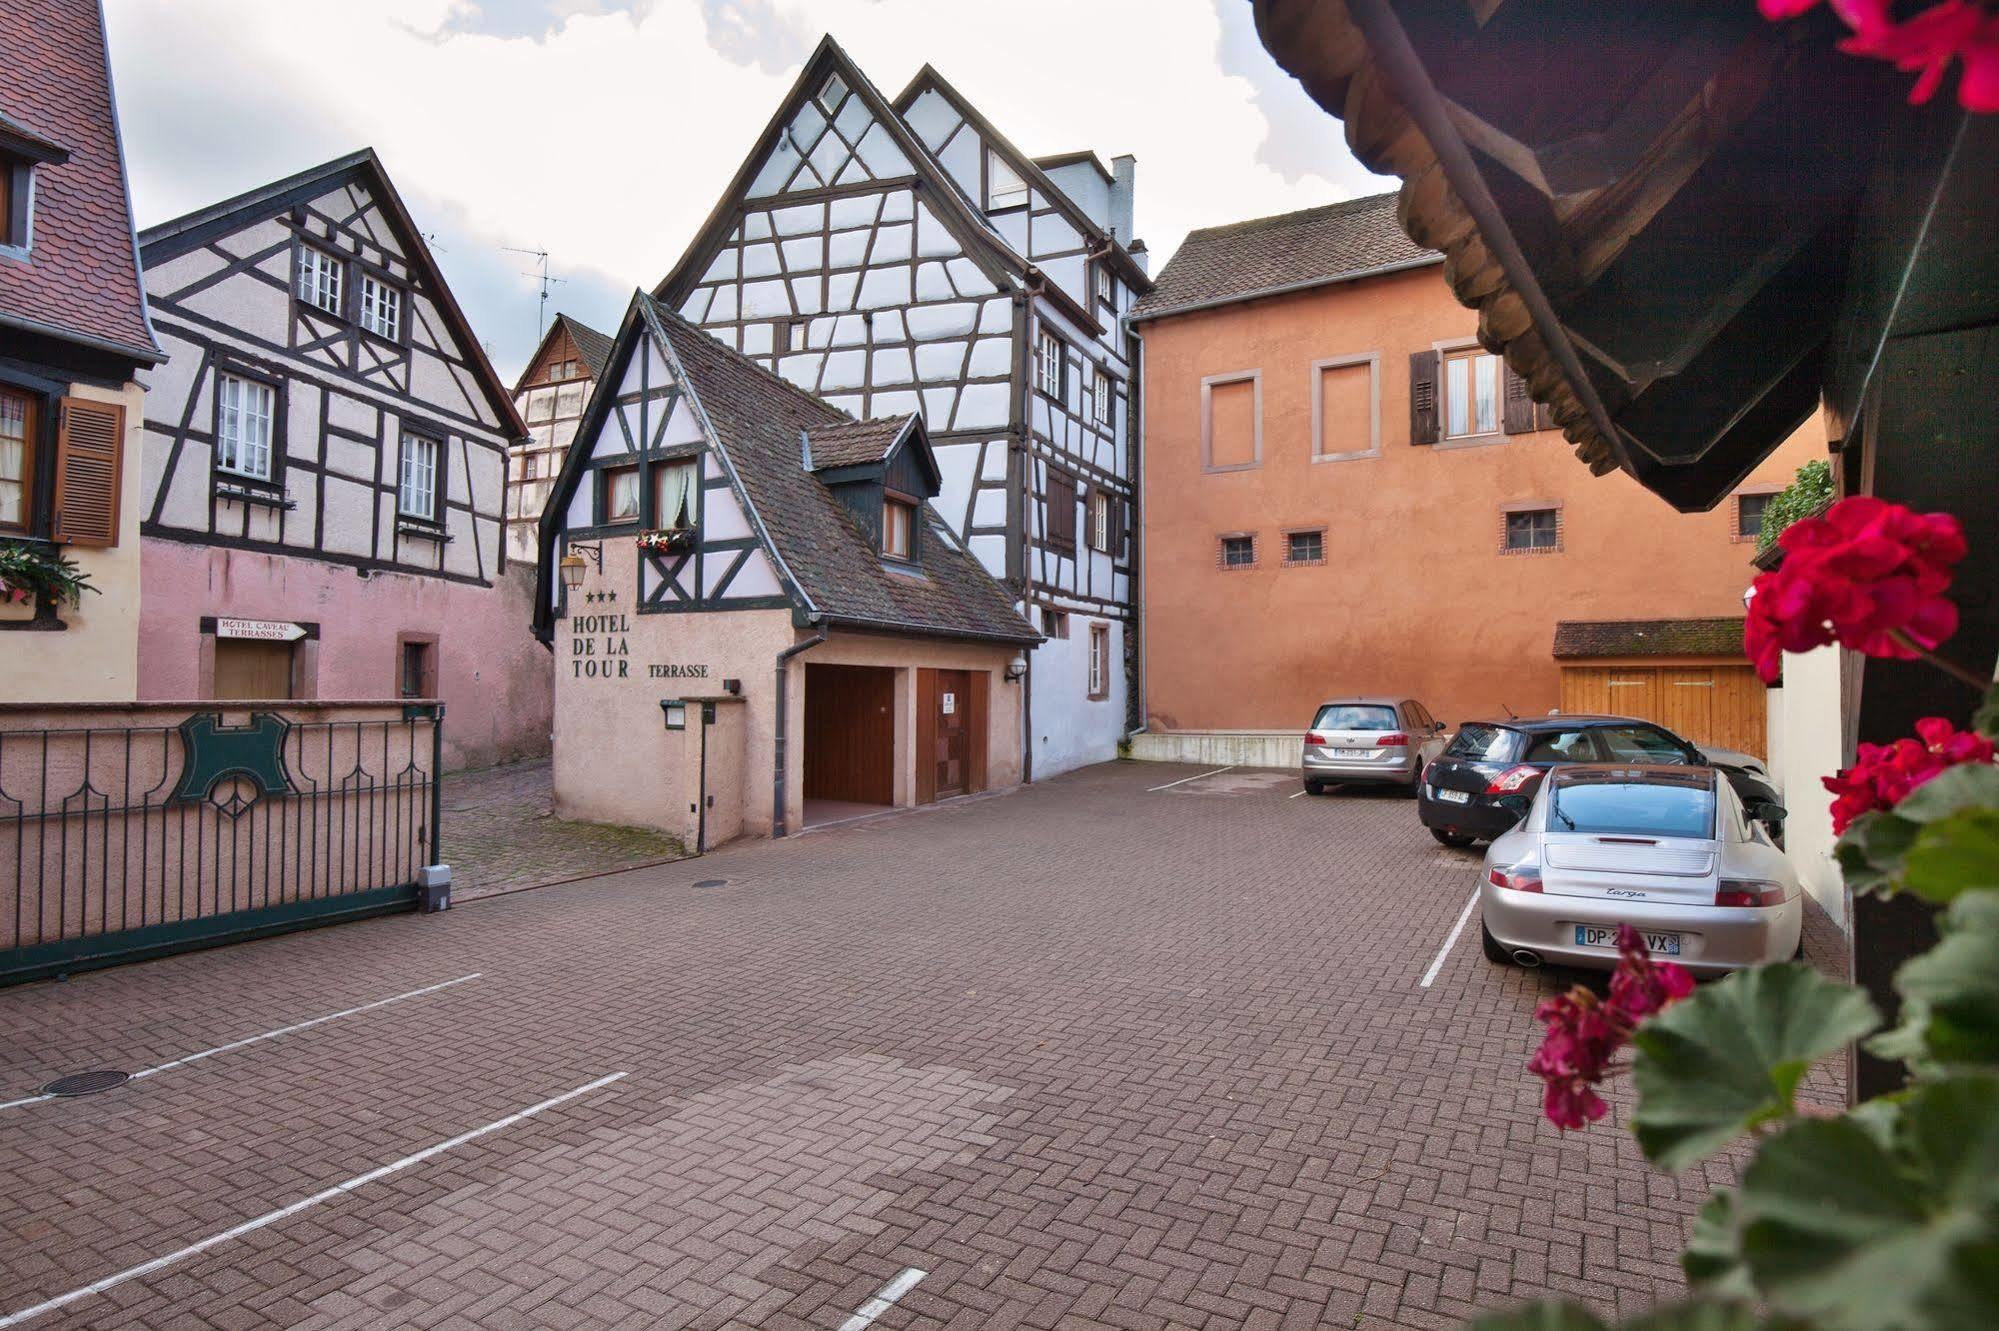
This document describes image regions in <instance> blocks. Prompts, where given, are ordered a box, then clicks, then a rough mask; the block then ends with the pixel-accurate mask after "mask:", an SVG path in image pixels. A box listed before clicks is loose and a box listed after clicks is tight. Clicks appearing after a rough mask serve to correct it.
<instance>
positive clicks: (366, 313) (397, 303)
mask: <svg viewBox="0 0 1999 1331" xmlns="http://www.w3.org/2000/svg"><path fill="white" fill-rule="evenodd" d="M361 326H362V327H363V328H365V329H367V330H368V331H369V332H371V333H373V334H374V335H375V336H376V337H379V338H382V339H383V340H385V341H389V342H400V341H401V340H402V333H403V289H402V288H401V287H399V286H397V285H396V284H395V283H394V282H385V281H383V280H382V279H381V278H379V277H376V276H375V275H374V274H373V273H363V274H361Z"/></svg>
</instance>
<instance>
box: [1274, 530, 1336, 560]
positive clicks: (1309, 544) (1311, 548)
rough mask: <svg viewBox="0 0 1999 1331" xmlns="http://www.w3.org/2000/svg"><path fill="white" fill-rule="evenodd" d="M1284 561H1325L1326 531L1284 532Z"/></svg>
mask: <svg viewBox="0 0 1999 1331" xmlns="http://www.w3.org/2000/svg"><path fill="white" fill-rule="evenodd" d="M1284 562H1285V563H1287V564H1323V563H1325V562H1326V533H1325V532H1323V531H1291V532H1286V533H1284Z"/></svg>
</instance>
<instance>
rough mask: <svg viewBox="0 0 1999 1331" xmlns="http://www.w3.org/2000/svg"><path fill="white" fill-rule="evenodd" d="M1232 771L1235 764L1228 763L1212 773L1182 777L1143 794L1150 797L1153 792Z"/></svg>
mask: <svg viewBox="0 0 1999 1331" xmlns="http://www.w3.org/2000/svg"><path fill="white" fill-rule="evenodd" d="M1233 771H1235V764H1234V763H1230V764H1229V765H1228V766H1227V767H1217V768H1216V769H1215V770H1214V771H1212V772H1196V773H1194V775H1192V776H1183V777H1181V778H1180V779H1179V780H1178V781H1168V782H1167V783H1166V784H1165V785H1163V786H1154V787H1153V788H1152V790H1148V791H1146V792H1145V793H1146V794H1148V795H1150V794H1151V793H1152V791H1153V790H1171V789H1173V787H1175V786H1184V785H1186V784H1187V783H1188V782H1189V781H1199V780H1200V779H1201V778H1202V777H1204V776H1220V775H1221V774H1222V773H1223V772H1233Z"/></svg>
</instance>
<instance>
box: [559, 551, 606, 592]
mask: <svg viewBox="0 0 1999 1331" xmlns="http://www.w3.org/2000/svg"><path fill="white" fill-rule="evenodd" d="M585 555H588V556H590V561H589V562H591V563H592V564H595V565H596V566H597V571H598V572H599V573H602V572H603V571H604V547H603V546H602V545H601V544H599V545H584V544H580V543H579V544H576V545H572V546H570V547H569V553H568V554H566V555H564V556H563V557H562V558H561V560H560V561H558V563H557V565H556V567H557V568H558V569H559V570H560V572H561V574H562V585H563V586H564V587H567V588H568V589H569V590H570V591H572V592H573V591H575V590H576V589H577V588H578V587H581V586H582V585H583V562H584V561H583V556H585Z"/></svg>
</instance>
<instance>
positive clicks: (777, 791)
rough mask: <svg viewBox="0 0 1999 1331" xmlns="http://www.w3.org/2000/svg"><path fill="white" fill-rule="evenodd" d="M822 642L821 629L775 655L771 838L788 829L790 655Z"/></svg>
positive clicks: (809, 648) (781, 834) (824, 636)
mask: <svg viewBox="0 0 1999 1331" xmlns="http://www.w3.org/2000/svg"><path fill="white" fill-rule="evenodd" d="M824 641H826V630H825V629H820V630H819V631H818V632H817V633H815V634H813V635H812V636H811V637H809V638H807V639H806V640H805V641H803V642H795V643H793V644H792V645H791V646H789V647H787V648H785V649H784V650H783V651H781V652H779V653H778V654H777V743H776V749H777V757H776V760H775V762H776V770H775V771H774V772H773V773H772V775H771V806H770V834H771V836H772V837H774V838H776V837H782V836H785V835H786V834H787V831H788V829H787V828H786V827H785V821H784V759H785V749H786V743H785V740H786V734H787V732H788V731H789V729H790V727H789V725H787V724H786V723H787V721H788V720H789V719H790V716H791V698H790V694H789V692H788V690H787V685H788V684H789V683H790V667H791V658H792V657H794V656H797V655H798V654H799V653H800V652H804V651H809V650H811V649H812V648H814V647H817V646H818V645H819V644H820V643H822V642H824Z"/></svg>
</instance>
